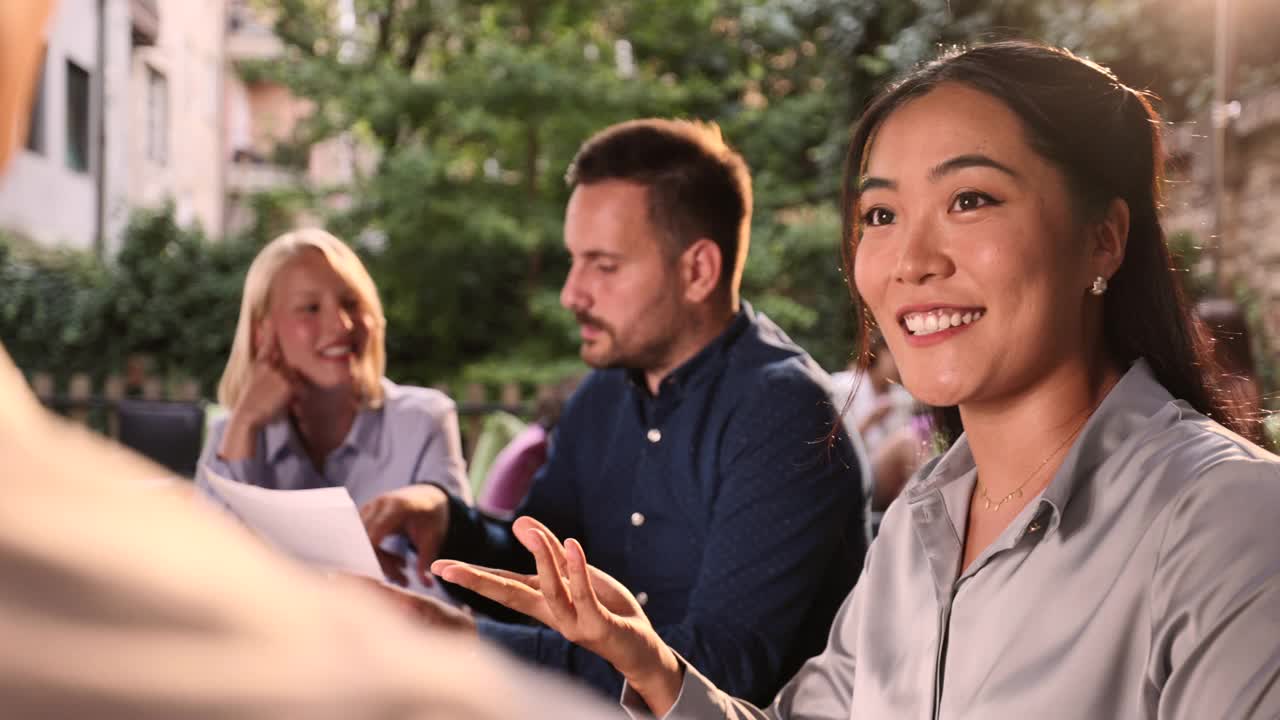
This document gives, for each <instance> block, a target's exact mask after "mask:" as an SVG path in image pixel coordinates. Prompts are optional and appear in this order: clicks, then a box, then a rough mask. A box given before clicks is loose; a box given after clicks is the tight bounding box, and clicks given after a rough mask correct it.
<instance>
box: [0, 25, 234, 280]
mask: <svg viewBox="0 0 1280 720" xmlns="http://www.w3.org/2000/svg"><path fill="white" fill-rule="evenodd" d="M226 7H227V0H61V2H59V3H57V7H56V10H55V12H54V16H53V17H52V18H51V20H50V24H49V27H48V29H47V32H46V37H47V41H46V49H45V54H44V63H43V69H42V73H41V76H40V78H39V79H38V83H37V89H36V93H35V98H34V102H33V105H32V112H31V118H30V122H29V127H28V131H27V137H26V142H25V146H24V149H23V150H22V152H20V153H19V154H18V156H17V157H16V158H15V159H14V162H13V164H12V166H11V167H10V169H9V173H8V175H7V176H6V177H5V179H4V181H3V184H2V185H0V230H3V231H7V232H9V233H12V234H16V235H18V236H20V237H23V238H26V239H29V240H31V241H33V242H34V243H35V244H37V245H40V246H45V247H65V248H73V249H80V250H93V251H96V252H98V253H99V254H101V255H109V254H110V253H112V252H114V251H115V250H116V249H117V248H118V247H119V244H120V241H121V237H122V235H123V232H124V229H125V227H126V225H127V223H128V220H129V215H130V213H131V212H132V211H133V210H134V209H136V208H139V207H156V206H159V205H162V204H164V203H166V202H172V203H173V205H174V207H175V210H176V213H177V217H178V220H179V222H181V223H183V224H192V223H199V224H200V225H201V226H203V228H204V229H205V231H206V232H208V233H209V234H210V235H213V236H219V235H220V234H221V232H222V220H223V199H224V196H225V180H224V177H225V165H224V163H223V162H222V157H223V150H222V139H223V132H222V127H223V112H224V109H223V106H222V87H223V74H224V72H225V62H226V61H225V57H226V56H225V35H224V32H223V28H224V26H225V21H224V18H225V16H226V11H227V10H226Z"/></svg>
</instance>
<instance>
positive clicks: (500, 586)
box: [431, 517, 684, 716]
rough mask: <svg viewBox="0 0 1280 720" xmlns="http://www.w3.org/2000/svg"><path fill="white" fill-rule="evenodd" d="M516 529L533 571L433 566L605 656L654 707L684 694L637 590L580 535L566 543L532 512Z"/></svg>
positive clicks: (671, 655)
mask: <svg viewBox="0 0 1280 720" xmlns="http://www.w3.org/2000/svg"><path fill="white" fill-rule="evenodd" d="M512 530H513V531H514V532H515V535H516V538H517V539H518V540H519V541H520V543H521V544H522V545H524V546H525V547H526V548H528V549H529V551H530V552H532V553H533V556H534V559H535V560H536V561H537V565H538V570H537V573H536V574H534V575H520V574H518V573H513V572H508V571H506V570H496V569H492V568H482V567H479V566H475V565H470V564H467V563H462V562H457V561H454V560H438V561H436V562H435V563H434V564H433V565H432V566H431V570H432V572H434V573H435V574H437V575H439V576H440V577H442V578H444V579H445V580H448V581H449V582H451V583H456V584H458V585H461V586H463V587H465V588H468V589H470V590H473V591H475V592H477V593H479V594H481V595H484V596H485V597H487V598H489V599H491V600H493V601H495V602H498V603H501V604H503V605H505V606H507V607H509V608H511V609H512V610H515V611H517V612H521V613H524V614H526V615H529V616H530V617H533V618H534V619H536V620H539V621H541V622H542V623H544V624H545V625H547V626H548V627H550V628H553V629H554V630H556V631H558V632H559V633H560V634H561V635H564V636H565V638H566V639H568V640H569V641H571V642H574V643H577V644H578V645H581V646H582V647H584V648H586V649H587V650H590V651H591V652H593V653H595V654H597V655H599V656H600V657H602V658H604V659H605V660H607V661H608V662H609V663H610V664H611V665H613V666H614V667H615V668H617V670H618V671H619V672H621V673H622V675H623V677H625V678H626V679H627V682H628V683H629V684H630V685H631V687H632V689H634V690H635V691H636V692H637V693H639V694H640V696H641V697H642V698H644V700H645V703H646V704H648V705H649V708H650V709H651V710H652V711H653V712H654V713H656V714H657V715H658V716H662V715H664V714H666V712H667V710H669V709H670V708H671V706H672V705H674V704H675V701H676V698H677V697H678V696H679V694H680V685H681V683H682V682H683V680H684V670H683V668H682V666H681V664H680V661H679V660H678V658H677V657H676V654H675V651H674V650H672V649H671V648H670V647H668V646H667V644H666V643H665V642H663V640H662V638H661V637H659V636H658V633H657V631H656V630H654V628H653V625H652V624H651V623H650V622H649V619H648V618H647V617H645V614H644V611H643V610H641V609H640V603H638V602H636V599H635V597H634V596H633V595H632V594H631V593H630V592H629V591H628V590H627V589H626V588H625V587H623V585H622V584H621V583H619V582H618V581H617V580H614V579H613V578H612V577H610V576H609V575H607V574H606V573H604V572H603V571H601V570H600V569H598V568H595V567H592V566H591V565H588V564H587V558H586V555H585V553H584V552H583V550H582V545H580V544H579V543H578V541H576V540H573V539H570V540H567V541H566V542H564V543H563V544H561V543H560V541H559V540H558V539H557V538H556V536H555V535H554V534H553V533H552V532H551V531H550V530H548V529H547V527H546V526H545V525H543V524H542V523H540V522H538V521H537V520H534V519H533V518H530V517H522V518H520V519H518V520H516V522H515V524H514V526H513V527H512Z"/></svg>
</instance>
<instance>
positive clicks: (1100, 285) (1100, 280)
mask: <svg viewBox="0 0 1280 720" xmlns="http://www.w3.org/2000/svg"><path fill="white" fill-rule="evenodd" d="M1106 291H1107V279H1106V278H1104V277H1102V276H1101V275H1099V276H1098V277H1096V278H1094V279H1093V286H1092V287H1090V288H1089V293H1090V294H1092V295H1101V294H1102V293H1104V292H1106Z"/></svg>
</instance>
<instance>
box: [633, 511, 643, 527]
mask: <svg viewBox="0 0 1280 720" xmlns="http://www.w3.org/2000/svg"><path fill="white" fill-rule="evenodd" d="M631 524H632V525H634V526H636V527H640V526H641V525H643V524H644V514H643V513H638V512H633V513H631Z"/></svg>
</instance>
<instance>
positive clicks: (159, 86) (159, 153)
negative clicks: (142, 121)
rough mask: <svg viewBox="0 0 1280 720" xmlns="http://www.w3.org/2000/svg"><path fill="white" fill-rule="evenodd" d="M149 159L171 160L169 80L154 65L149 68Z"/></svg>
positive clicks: (161, 161) (158, 160) (162, 163)
mask: <svg viewBox="0 0 1280 720" xmlns="http://www.w3.org/2000/svg"><path fill="white" fill-rule="evenodd" d="M147 159H148V160H150V161H151V162H154V163H155V164H157V165H164V164H165V163H166V162H168V160H169V81H168V80H166V79H165V77H164V75H163V74H161V73H160V72H159V71H158V70H156V69H155V68H153V67H148V68H147Z"/></svg>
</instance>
